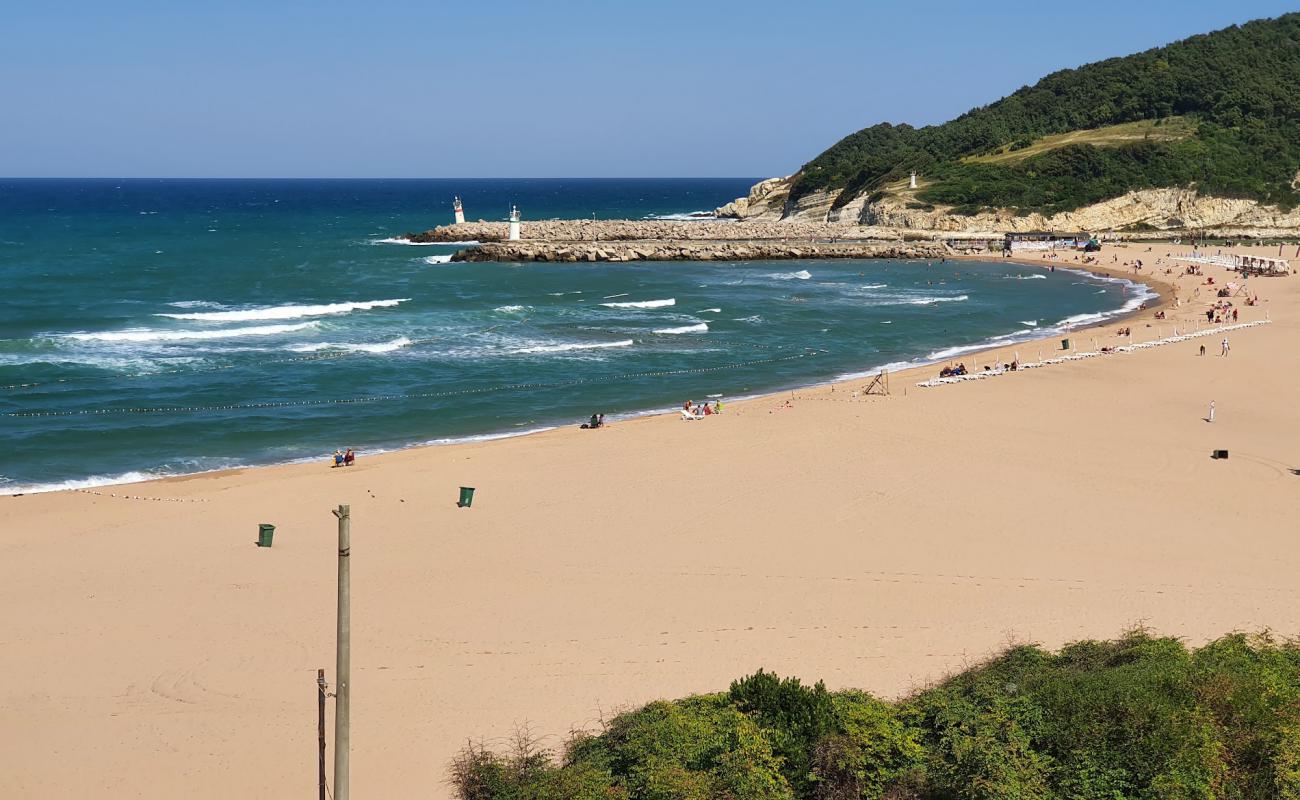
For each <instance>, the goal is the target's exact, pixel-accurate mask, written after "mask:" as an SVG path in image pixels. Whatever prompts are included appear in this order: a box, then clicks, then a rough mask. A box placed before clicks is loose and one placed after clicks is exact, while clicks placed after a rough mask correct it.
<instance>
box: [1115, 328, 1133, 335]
mask: <svg viewBox="0 0 1300 800" xmlns="http://www.w3.org/2000/svg"><path fill="white" fill-rule="evenodd" d="M1115 335H1116V336H1132V335H1133V329H1132V328H1129V327H1124V328H1120V329H1119V330H1117V331H1115Z"/></svg>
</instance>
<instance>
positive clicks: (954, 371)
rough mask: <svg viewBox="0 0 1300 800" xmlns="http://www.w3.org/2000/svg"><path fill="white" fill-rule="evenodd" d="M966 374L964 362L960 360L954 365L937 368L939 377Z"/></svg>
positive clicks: (953, 376)
mask: <svg viewBox="0 0 1300 800" xmlns="http://www.w3.org/2000/svg"><path fill="white" fill-rule="evenodd" d="M965 374H966V362H964V361H963V362H962V363H960V364H958V365H957V366H955V367H944V368H943V369H941V370H939V377H940V378H955V377H957V376H958V375H965Z"/></svg>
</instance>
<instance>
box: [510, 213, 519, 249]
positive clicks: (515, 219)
mask: <svg viewBox="0 0 1300 800" xmlns="http://www.w3.org/2000/svg"><path fill="white" fill-rule="evenodd" d="M510 241H512V242H517V241H519V208H518V207H516V206H510Z"/></svg>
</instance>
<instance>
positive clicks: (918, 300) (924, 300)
mask: <svg viewBox="0 0 1300 800" xmlns="http://www.w3.org/2000/svg"><path fill="white" fill-rule="evenodd" d="M969 299H970V297H969V296H968V295H964V294H959V295H957V296H956V297H913V298H911V299H909V300H908V301H907V304H908V305H909V306H932V305H934V304H935V303H960V302H963V301H966V300H969Z"/></svg>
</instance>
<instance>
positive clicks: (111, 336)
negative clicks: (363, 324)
mask: <svg viewBox="0 0 1300 800" xmlns="http://www.w3.org/2000/svg"><path fill="white" fill-rule="evenodd" d="M317 324H318V323H315V322H300V323H298V324H296V325H254V326H252V327H248V328H227V329H225V330H221V331H154V330H133V331H104V332H102V333H69V334H66V336H67V338H69V339H76V340H77V341H80V342H183V341H192V340H198V339H234V338H236V337H239V336H276V335H278V334H282V333H293V332H295V331H302V330H307V329H308V328H315V327H316V326H317Z"/></svg>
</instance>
